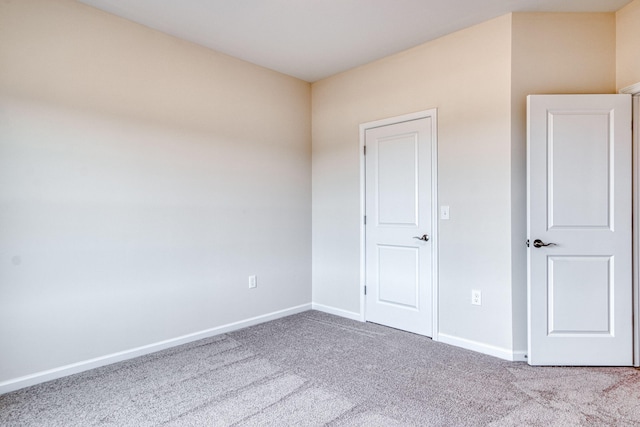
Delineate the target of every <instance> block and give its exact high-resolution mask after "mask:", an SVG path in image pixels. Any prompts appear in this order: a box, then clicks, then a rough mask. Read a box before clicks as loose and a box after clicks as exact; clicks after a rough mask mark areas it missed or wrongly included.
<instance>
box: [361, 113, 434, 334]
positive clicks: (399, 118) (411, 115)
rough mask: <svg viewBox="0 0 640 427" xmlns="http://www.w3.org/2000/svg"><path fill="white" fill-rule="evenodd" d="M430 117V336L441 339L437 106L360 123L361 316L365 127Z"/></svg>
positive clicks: (363, 318)
mask: <svg viewBox="0 0 640 427" xmlns="http://www.w3.org/2000/svg"><path fill="white" fill-rule="evenodd" d="M424 118H430V119H431V219H432V221H431V224H432V228H431V232H430V235H431V245H432V251H431V292H432V301H433V304H432V307H431V310H432V322H433V331H432V335H433V336H432V337H431V339H432V340H434V341H438V331H439V327H438V110H437V108H432V109H429V110H424V111H417V112H415V113H409V114H403V115H401V116H395V117H389V118H386V119H380V120H374V121H371V122H366V123H361V124H360V148H359V150H360V320H361V321H362V322H364V321H366V311H365V310H366V299H365V294H364V292H365V286H366V260H367V258H366V226H365V220H364V218H365V215H366V185H365V184H366V163H365V160H366V157H365V144H366V131H367V130H368V129H373V128H377V127H382V126H388V125H392V124H396V123H403V122H409V121H412V120H418V119H424Z"/></svg>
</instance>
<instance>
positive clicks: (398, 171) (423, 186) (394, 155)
mask: <svg viewBox="0 0 640 427" xmlns="http://www.w3.org/2000/svg"><path fill="white" fill-rule="evenodd" d="M431 120H432V118H431V117H427V118H422V119H418V120H411V121H407V122H402V123H396V124H391V125H387V126H381V127H376V128H372V129H367V130H366V131H365V144H366V150H367V152H366V158H365V162H366V163H365V175H366V178H365V179H366V181H365V184H366V217H367V224H366V237H365V239H366V242H365V245H366V254H365V257H366V263H365V265H366V273H365V281H366V290H367V295H366V297H365V300H366V308H365V313H366V315H365V317H366V320H367V321H370V322H375V323H380V324H383V325H387V326H391V327H394V328H398V329H403V330H406V331H410V332H415V333H418V334H422V335H428V336H431V335H432V323H433V322H432V301H433V299H432V283H431V277H432V268H433V267H432V265H431V260H432V252H431V251H432V246H431V241H425V240H419V239H416V237H421V236H423V235H428V234H429V233H431V229H432V217H431V216H432V206H431V197H432V186H431V180H432V178H431V149H432V145H431V144H432V133H431V132H432V122H431Z"/></svg>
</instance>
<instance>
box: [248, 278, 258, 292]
mask: <svg viewBox="0 0 640 427" xmlns="http://www.w3.org/2000/svg"><path fill="white" fill-rule="evenodd" d="M257 287H258V277H257V276H249V289H253V288H257Z"/></svg>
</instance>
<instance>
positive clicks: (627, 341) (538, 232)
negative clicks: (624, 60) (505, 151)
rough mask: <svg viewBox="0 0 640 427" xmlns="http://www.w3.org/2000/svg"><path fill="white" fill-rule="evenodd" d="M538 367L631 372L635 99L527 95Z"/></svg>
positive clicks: (532, 333) (533, 335)
mask: <svg viewBox="0 0 640 427" xmlns="http://www.w3.org/2000/svg"><path fill="white" fill-rule="evenodd" d="M527 101H528V140H527V141H528V147H527V155H528V172H527V179H528V212H529V218H528V228H529V229H528V237H529V239H530V241H529V243H530V247H529V249H528V255H529V256H528V263H529V278H528V294H529V295H528V301H529V355H528V360H529V363H530V364H532V365H600V366H614V365H615V366H623V365H631V364H632V357H633V349H632V345H633V344H632V258H631V256H632V234H631V212H632V205H631V202H632V199H631V184H632V169H631V166H632V164H631V163H632V162H631V98H630V97H629V95H530V96H529V97H528V100H527Z"/></svg>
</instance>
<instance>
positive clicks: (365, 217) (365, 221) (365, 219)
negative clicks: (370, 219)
mask: <svg viewBox="0 0 640 427" xmlns="http://www.w3.org/2000/svg"><path fill="white" fill-rule="evenodd" d="M364 225H367V216H366V215H365V216H364Z"/></svg>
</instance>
